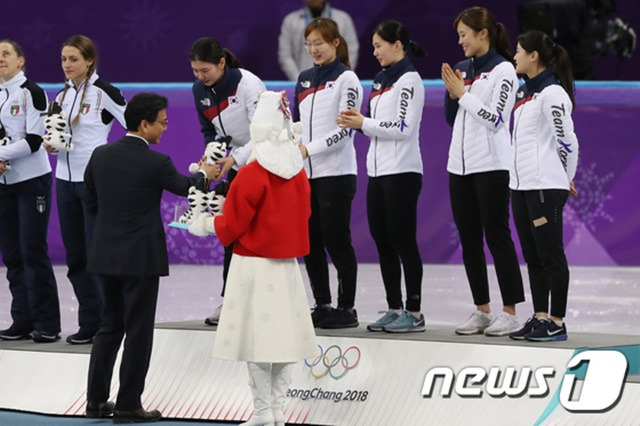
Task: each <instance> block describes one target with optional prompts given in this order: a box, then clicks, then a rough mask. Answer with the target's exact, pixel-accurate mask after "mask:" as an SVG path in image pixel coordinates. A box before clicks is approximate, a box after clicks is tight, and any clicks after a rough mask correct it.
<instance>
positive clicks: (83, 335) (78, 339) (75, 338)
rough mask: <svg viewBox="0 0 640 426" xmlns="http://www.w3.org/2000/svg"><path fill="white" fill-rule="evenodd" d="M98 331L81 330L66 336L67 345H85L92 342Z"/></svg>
mask: <svg viewBox="0 0 640 426" xmlns="http://www.w3.org/2000/svg"><path fill="white" fill-rule="evenodd" d="M97 332H98V330H96V329H94V328H92V329H87V328H82V327H80V330H78V332H77V333H76V334H71V335H69V336H67V343H69V344H71V345H86V344H88V343H92V342H93V337H94V336H95V335H96V333H97Z"/></svg>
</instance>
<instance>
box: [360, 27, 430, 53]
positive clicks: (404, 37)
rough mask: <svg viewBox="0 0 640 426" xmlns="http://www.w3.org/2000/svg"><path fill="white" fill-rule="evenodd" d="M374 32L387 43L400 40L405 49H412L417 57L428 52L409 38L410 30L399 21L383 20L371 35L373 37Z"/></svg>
mask: <svg viewBox="0 0 640 426" xmlns="http://www.w3.org/2000/svg"><path fill="white" fill-rule="evenodd" d="M374 34H377V35H378V37H380V38H381V39H383V40H384V41H386V42H387V43H391V44H393V43H395V42H396V41H400V43H402V47H403V49H404V51H405V52H406V51H407V50H409V51H411V53H413V56H415V57H417V58H421V57H423V56H425V55H426V54H427V52H425V50H424V49H423V48H422V46H420V45H419V44H418V43H416V42H415V41H413V40H411V38H409V30H407V28H406V27H405V26H404V25H402V24H401V23H400V22H398V21H384V22H381V23H380V24H379V25H378V26H377V27H376V29H375V30H373V34H371V37H373V35H374Z"/></svg>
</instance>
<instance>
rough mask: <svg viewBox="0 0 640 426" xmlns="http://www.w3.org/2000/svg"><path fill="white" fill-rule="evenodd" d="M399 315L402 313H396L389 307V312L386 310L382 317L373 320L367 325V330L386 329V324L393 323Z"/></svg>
mask: <svg viewBox="0 0 640 426" xmlns="http://www.w3.org/2000/svg"><path fill="white" fill-rule="evenodd" d="M399 316H400V315H398V314H396V313H395V312H393V311H392V310H391V309H389V310H388V311H387V312H385V314H384V315H383V316H382V317H381V318H379V319H378V321H376V322H372V323H371V324H369V325H368V326H367V330H369V331H384V326H385V325H388V324H391V323H392V322H394V321H395V320H396V319H398V317H399Z"/></svg>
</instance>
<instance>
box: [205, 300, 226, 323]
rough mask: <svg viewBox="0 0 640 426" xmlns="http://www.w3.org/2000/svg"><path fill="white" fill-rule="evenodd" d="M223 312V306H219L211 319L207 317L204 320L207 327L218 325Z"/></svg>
mask: <svg viewBox="0 0 640 426" xmlns="http://www.w3.org/2000/svg"><path fill="white" fill-rule="evenodd" d="M221 311H222V304H220V306H218V307H217V308H216V310H215V312H214V313H213V314H211V316H210V317H207V318H206V319H205V320H204V323H205V324H207V325H218V321H220V312H221Z"/></svg>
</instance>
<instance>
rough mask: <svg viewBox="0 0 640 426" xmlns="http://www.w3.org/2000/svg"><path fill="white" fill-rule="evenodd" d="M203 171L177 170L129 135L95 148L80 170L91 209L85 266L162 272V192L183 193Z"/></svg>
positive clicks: (99, 270) (108, 271)
mask: <svg viewBox="0 0 640 426" xmlns="http://www.w3.org/2000/svg"><path fill="white" fill-rule="evenodd" d="M203 180H204V175H203V174H202V173H196V174H195V175H193V176H192V177H187V176H183V175H182V174H180V173H178V171H177V170H176V168H175V166H174V165H173V163H172V162H171V159H170V158H169V157H168V156H166V155H164V154H161V153H159V152H155V151H153V150H151V149H149V146H148V145H147V143H146V142H145V141H144V140H142V139H141V138H138V137H135V136H125V137H123V138H122V139H120V140H118V141H115V142H112V143H109V144H106V145H102V146H100V147H98V148H96V149H95V150H94V152H93V155H92V156H91V159H90V161H89V164H88V165H87V169H86V170H85V175H84V183H85V198H84V202H85V207H86V208H87V209H88V210H89V211H90V212H93V213H96V214H97V217H96V225H95V229H94V233H93V241H92V244H91V247H90V248H89V254H88V263H87V270H88V271H89V272H93V273H96V274H101V275H117V276H166V275H168V274H169V264H168V256H167V244H166V240H165V233H164V227H163V225H162V219H161V215H160V201H161V198H162V191H163V190H165V189H166V190H167V191H170V192H172V193H174V194H177V195H183V196H186V195H187V193H188V191H189V187H190V186H192V185H197V186H202V182H203Z"/></svg>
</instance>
